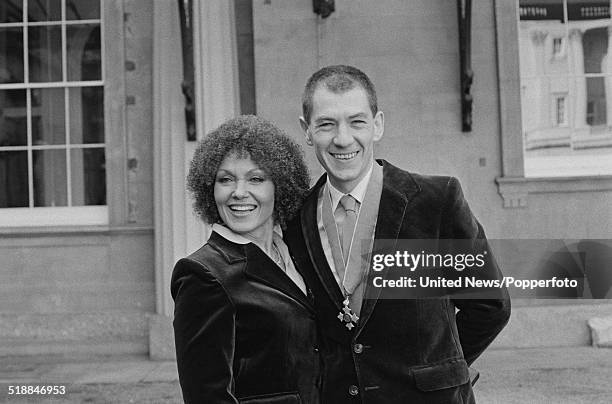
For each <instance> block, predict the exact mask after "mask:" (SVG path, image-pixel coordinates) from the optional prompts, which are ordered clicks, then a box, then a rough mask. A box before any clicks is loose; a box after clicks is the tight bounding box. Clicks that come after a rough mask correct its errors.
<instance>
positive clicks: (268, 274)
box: [208, 231, 314, 313]
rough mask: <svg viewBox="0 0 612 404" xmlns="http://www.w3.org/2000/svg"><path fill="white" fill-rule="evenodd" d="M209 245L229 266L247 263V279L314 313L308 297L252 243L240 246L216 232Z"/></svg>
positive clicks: (245, 267)
mask: <svg viewBox="0 0 612 404" xmlns="http://www.w3.org/2000/svg"><path fill="white" fill-rule="evenodd" d="M208 243H209V244H210V245H211V247H213V248H214V249H215V250H217V251H218V252H219V254H221V256H222V257H223V258H224V259H225V260H226V261H227V263H228V264H235V263H237V262H241V261H246V265H245V266H244V270H243V272H244V274H245V275H246V276H247V277H250V278H251V279H255V280H257V281H259V282H261V283H264V284H266V285H268V286H271V287H272V288H274V289H276V290H279V291H280V292H282V293H284V294H285V295H287V296H289V297H291V298H292V299H293V300H295V301H297V302H298V303H300V304H301V305H302V306H304V307H305V308H306V309H308V310H309V311H311V312H313V313H314V306H313V304H312V302H311V301H310V300H309V299H308V297H307V296H306V295H304V293H303V292H302V291H301V290H300V288H299V287H298V286H297V285H296V284H295V283H294V282H293V281H292V280H291V279H290V278H289V277H288V276H287V274H285V272H283V271H282V270H281V269H280V268H278V267H277V265H276V264H275V263H274V261H272V260H271V259H270V257H268V255H267V254H266V253H264V252H263V251H262V250H261V249H260V248H259V247H257V246H256V245H255V244H253V243H250V242H249V243H248V244H238V243H235V242H232V241H230V240H227V239H226V238H224V237H223V236H221V235H220V234H218V233H217V232H214V231H213V232H212V233H211V235H210V238H209V240H208ZM294 265H295V263H294Z"/></svg>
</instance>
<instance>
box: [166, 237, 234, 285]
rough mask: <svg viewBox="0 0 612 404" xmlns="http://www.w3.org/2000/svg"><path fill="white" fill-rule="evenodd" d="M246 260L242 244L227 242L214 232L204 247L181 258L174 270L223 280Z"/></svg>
mask: <svg viewBox="0 0 612 404" xmlns="http://www.w3.org/2000/svg"><path fill="white" fill-rule="evenodd" d="M245 261H246V255H245V254H244V250H243V248H242V247H241V246H238V245H235V244H233V243H230V242H226V240H225V239H223V238H220V237H216V233H213V234H212V236H211V237H210V239H209V240H208V241H207V242H206V243H205V244H204V245H203V246H202V247H200V248H199V249H197V250H196V251H194V252H193V253H191V254H189V255H188V256H187V257H185V258H181V259H180V260H179V261H178V262H177V263H176V265H175V268H174V272H177V271H182V272H191V273H194V274H195V275H199V276H200V277H213V278H216V279H218V280H223V279H225V278H227V277H228V276H231V274H232V273H234V272H236V271H239V270H240V268H242V266H243V265H244V262H245Z"/></svg>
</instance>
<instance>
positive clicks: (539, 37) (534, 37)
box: [523, 30, 550, 146]
mask: <svg viewBox="0 0 612 404" xmlns="http://www.w3.org/2000/svg"><path fill="white" fill-rule="evenodd" d="M530 36H531V43H530V45H531V46H532V49H533V52H532V55H533V56H532V57H533V72H531V73H532V74H533V75H534V77H536V80H537V82H536V83H534V85H533V86H531V87H532V88H529V86H528V87H527V91H528V93H529V95H530V97H529V99H528V101H529V102H530V105H529V106H528V108H525V110H524V111H523V113H524V114H525V116H526V118H527V119H526V122H529V124H528V125H529V126H528V127H527V128H525V129H527V130H528V132H527V136H528V138H527V139H525V140H526V141H527V144H526V145H525V146H528V145H529V143H530V140H531V139H533V138H534V137H538V132H539V131H540V128H546V127H547V126H549V123H548V122H549V119H548V114H549V112H548V111H549V110H550V108H549V103H550V100H549V97H548V96H547V94H548V91H547V89H548V88H549V83H548V79H547V78H545V77H544V75H545V73H546V69H545V66H546V43H547V37H548V33H547V32H546V31H540V30H536V31H532V32H531V35H530Z"/></svg>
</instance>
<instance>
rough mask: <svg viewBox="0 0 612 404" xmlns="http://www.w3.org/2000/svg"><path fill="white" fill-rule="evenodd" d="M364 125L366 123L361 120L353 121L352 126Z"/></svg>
mask: <svg viewBox="0 0 612 404" xmlns="http://www.w3.org/2000/svg"><path fill="white" fill-rule="evenodd" d="M365 124H366V121H362V120H356V121H353V125H365Z"/></svg>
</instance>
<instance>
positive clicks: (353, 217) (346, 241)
mask: <svg viewBox="0 0 612 404" xmlns="http://www.w3.org/2000/svg"><path fill="white" fill-rule="evenodd" d="M340 204H341V205H342V207H343V208H344V213H345V215H344V220H343V221H342V226H341V227H342V234H341V237H342V256H343V257H344V263H345V265H346V263H347V261H348V254H349V250H350V248H351V241H352V239H353V232H354V231H355V223H357V208H358V202H357V200H356V199H355V198H353V197H352V196H351V195H348V194H347V195H344V196H343V197H342V199H340Z"/></svg>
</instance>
